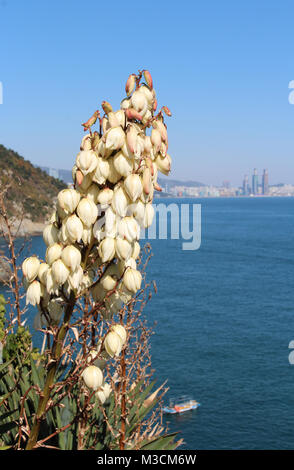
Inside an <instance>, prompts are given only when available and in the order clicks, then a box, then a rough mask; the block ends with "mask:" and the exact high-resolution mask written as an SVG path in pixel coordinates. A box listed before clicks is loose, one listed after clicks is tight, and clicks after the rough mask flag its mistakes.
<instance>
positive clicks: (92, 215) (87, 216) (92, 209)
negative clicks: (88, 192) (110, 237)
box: [77, 197, 98, 227]
mask: <svg viewBox="0 0 294 470" xmlns="http://www.w3.org/2000/svg"><path fill="white" fill-rule="evenodd" d="M77 214H78V216H79V218H80V219H81V221H82V222H83V224H84V225H85V226H86V227H91V225H93V224H94V223H95V221H96V219H97V217H98V208H97V206H96V204H94V202H93V201H91V199H88V198H87V197H84V198H83V199H82V200H81V201H80V202H79V205H78V207H77Z"/></svg>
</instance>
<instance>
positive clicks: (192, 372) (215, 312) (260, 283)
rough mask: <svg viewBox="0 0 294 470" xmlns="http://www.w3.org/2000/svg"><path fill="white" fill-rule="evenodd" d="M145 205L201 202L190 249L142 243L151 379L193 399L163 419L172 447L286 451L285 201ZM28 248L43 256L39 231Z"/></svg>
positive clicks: (289, 275) (289, 294) (288, 230)
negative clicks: (149, 288) (153, 287)
mask: <svg viewBox="0 0 294 470" xmlns="http://www.w3.org/2000/svg"><path fill="white" fill-rule="evenodd" d="M155 202H157V203H159V202H160V203H164V204H167V205H169V204H178V205H181V204H186V205H187V204H188V205H189V207H190V212H191V214H190V215H191V216H192V207H193V204H200V205H201V245H200V248H199V249H197V250H194V251H192V250H189V251H185V250H183V249H182V243H183V240H182V239H181V237H180V238H179V239H172V238H171V237H170V236H168V237H167V239H165V240H164V239H163V240H162V239H152V240H150V243H151V246H152V251H153V256H152V258H151V260H150V262H149V265H148V269H147V277H148V280H150V281H151V280H153V279H154V280H155V281H156V284H157V287H158V292H157V294H156V295H153V297H152V299H151V301H150V302H149V303H148V305H147V306H146V309H145V314H146V316H147V317H148V319H149V324H150V325H154V324H155V322H156V324H155V326H154V329H155V335H153V337H152V364H153V368H154V369H155V378H156V379H157V382H158V384H160V383H162V382H163V381H165V380H167V386H168V387H169V391H168V393H167V395H166V399H165V401H166V403H167V404H168V401H169V398H170V397H180V396H182V395H189V396H191V397H192V398H194V399H196V400H197V401H198V402H200V403H201V406H200V407H199V408H198V409H197V410H194V411H188V412H186V413H183V414H181V415H164V421H165V423H168V426H169V429H170V430H171V431H178V432H179V437H182V438H183V439H184V444H183V446H182V447H181V448H182V449H190V450H191V449H193V450H194V449H293V448H294V432H293V422H294V393H293V392H294V365H291V364H290V362H289V354H290V352H291V349H289V343H290V341H292V340H294V250H293V247H294V199H291V198H232V199H230V198H228V199H219V198H216V199H177V200H176V199H165V200H163V199H161V200H160V201H159V200H158V201H155ZM179 207H180V206H179ZM168 235H170V231H168ZM146 241H147V240H146ZM184 241H185V240H184ZM32 252H34V253H36V254H39V255H40V256H44V244H43V241H42V238H41V237H34V238H33V242H32Z"/></svg>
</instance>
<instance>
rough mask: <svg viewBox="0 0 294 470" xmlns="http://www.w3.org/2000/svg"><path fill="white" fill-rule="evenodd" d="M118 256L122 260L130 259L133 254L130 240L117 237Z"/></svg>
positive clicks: (116, 249)
mask: <svg viewBox="0 0 294 470" xmlns="http://www.w3.org/2000/svg"><path fill="white" fill-rule="evenodd" d="M115 252H116V256H117V257H118V258H119V259H121V260H128V259H129V258H130V257H131V256H132V252H133V247H132V245H131V243H130V242H128V240H125V239H123V238H121V237H116V239H115Z"/></svg>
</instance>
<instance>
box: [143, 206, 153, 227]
mask: <svg viewBox="0 0 294 470" xmlns="http://www.w3.org/2000/svg"><path fill="white" fill-rule="evenodd" d="M153 217H154V207H153V206H152V204H146V206H145V213H144V221H143V225H144V228H147V227H150V226H151V225H152V221H153Z"/></svg>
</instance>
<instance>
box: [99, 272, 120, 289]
mask: <svg viewBox="0 0 294 470" xmlns="http://www.w3.org/2000/svg"><path fill="white" fill-rule="evenodd" d="M116 283H117V279H115V278H114V277H112V276H110V275H109V274H105V275H104V276H103V277H102V279H101V281H100V284H101V286H102V287H103V289H105V290H106V291H110V290H112V289H114V288H115V286H116Z"/></svg>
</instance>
